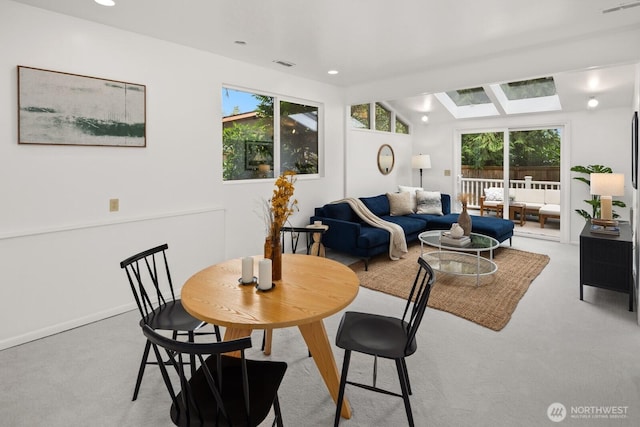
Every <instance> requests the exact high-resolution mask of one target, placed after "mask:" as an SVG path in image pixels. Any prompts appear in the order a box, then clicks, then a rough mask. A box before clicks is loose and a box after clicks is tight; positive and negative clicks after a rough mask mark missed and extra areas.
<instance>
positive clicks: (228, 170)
mask: <svg viewBox="0 0 640 427" xmlns="http://www.w3.org/2000/svg"><path fill="white" fill-rule="evenodd" d="M272 135H273V130H272V126H271V123H269V122H268V121H267V122H263V121H262V120H260V121H259V122H258V123H251V124H242V123H234V124H233V125H232V126H230V127H227V128H223V130H222V177H223V180H225V181H227V180H238V179H250V178H255V172H254V171H252V170H245V141H264V142H271V143H272V144H273V140H272ZM272 149H273V147H272ZM265 154H266V153H265Z"/></svg>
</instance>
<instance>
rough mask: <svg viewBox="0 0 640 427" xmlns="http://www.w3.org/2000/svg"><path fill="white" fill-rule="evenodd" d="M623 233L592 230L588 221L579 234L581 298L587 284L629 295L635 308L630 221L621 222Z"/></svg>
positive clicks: (631, 306)
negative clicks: (609, 233) (617, 234)
mask: <svg viewBox="0 0 640 427" xmlns="http://www.w3.org/2000/svg"><path fill="white" fill-rule="evenodd" d="M619 227H620V235H619V236H610V235H607V234H597V233H592V232H591V222H589V221H587V223H586V224H585V226H584V228H583V229H582V233H580V300H582V297H583V292H582V288H583V287H584V286H587V285H588V286H595V287H597V288H602V289H609V290H611V291H616V292H623V293H625V294H629V311H633V301H634V298H633V296H634V290H633V287H634V286H633V232H632V230H631V225H630V224H629V223H628V222H620V224H619Z"/></svg>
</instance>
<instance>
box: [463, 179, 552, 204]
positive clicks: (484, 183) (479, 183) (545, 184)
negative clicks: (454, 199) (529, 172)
mask: <svg viewBox="0 0 640 427" xmlns="http://www.w3.org/2000/svg"><path fill="white" fill-rule="evenodd" d="M488 187H500V188H504V181H503V180H502V179H490V178H462V179H461V181H460V192H461V193H465V194H468V195H469V203H468V206H469V207H470V208H479V207H480V196H481V195H482V194H484V189H485V188H488ZM509 188H531V189H540V190H545V189H548V190H560V183H559V182H558V181H533V180H532V179H531V177H530V176H525V179H512V180H510V181H509Z"/></svg>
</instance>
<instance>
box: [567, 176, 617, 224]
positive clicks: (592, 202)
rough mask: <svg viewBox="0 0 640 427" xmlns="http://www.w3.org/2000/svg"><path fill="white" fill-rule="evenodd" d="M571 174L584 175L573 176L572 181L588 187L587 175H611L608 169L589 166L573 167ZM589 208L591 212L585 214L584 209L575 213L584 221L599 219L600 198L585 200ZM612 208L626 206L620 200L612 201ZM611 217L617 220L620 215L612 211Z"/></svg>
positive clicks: (593, 196)
mask: <svg viewBox="0 0 640 427" xmlns="http://www.w3.org/2000/svg"><path fill="white" fill-rule="evenodd" d="M571 171H572V172H578V173H581V174H584V175H586V178H585V177H584V176H574V177H573V179H575V180H578V181H580V182H584V183H585V184H587V186H588V187H591V181H590V180H589V175H590V174H592V173H613V171H612V170H611V168H610V167H608V166H603V165H589V166H574V167H572V168H571ZM585 203H587V204H588V205H589V206H591V212H587V211H586V210H584V209H576V210H575V211H576V212H577V213H578V215H580V216H581V217H583V218H584V219H585V221H589V220H590V219H591V218H600V196H597V195H592V196H591V199H589V200H585ZM611 204H612V205H613V206H618V207H620V208H624V207H626V206H627V205H626V204H625V203H624V202H623V201H621V200H613V201H612V202H611ZM613 217H614V218H619V217H620V215H618V214H617V213H616V211H613Z"/></svg>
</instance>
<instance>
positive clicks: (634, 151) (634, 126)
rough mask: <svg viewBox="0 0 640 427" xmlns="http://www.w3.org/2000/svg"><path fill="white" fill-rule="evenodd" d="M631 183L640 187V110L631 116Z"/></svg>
mask: <svg viewBox="0 0 640 427" xmlns="http://www.w3.org/2000/svg"><path fill="white" fill-rule="evenodd" d="M631 184H632V185H633V188H638V112H637V111H634V112H633V117H632V118H631Z"/></svg>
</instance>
